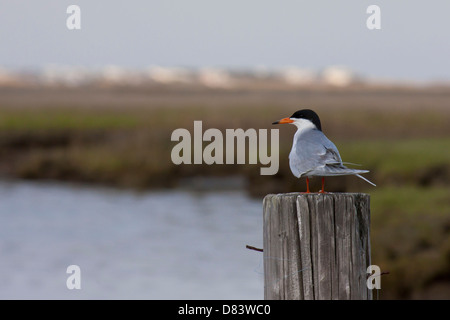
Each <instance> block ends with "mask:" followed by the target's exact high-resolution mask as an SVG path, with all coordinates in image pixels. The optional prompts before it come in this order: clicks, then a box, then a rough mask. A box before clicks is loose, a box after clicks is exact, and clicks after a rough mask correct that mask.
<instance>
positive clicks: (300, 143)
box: [289, 129, 342, 177]
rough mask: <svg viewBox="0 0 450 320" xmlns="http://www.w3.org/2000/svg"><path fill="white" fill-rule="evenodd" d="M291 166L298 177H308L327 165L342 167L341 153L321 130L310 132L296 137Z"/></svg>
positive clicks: (291, 154)
mask: <svg viewBox="0 0 450 320" xmlns="http://www.w3.org/2000/svg"><path fill="white" fill-rule="evenodd" d="M289 165H290V167H291V171H292V173H293V174H294V175H295V176H296V177H301V176H303V175H307V173H308V172H311V171H314V170H316V169H318V168H320V167H324V166H326V165H329V166H333V165H338V166H340V165H342V159H341V156H340V155H339V151H338V149H337V148H336V146H335V145H334V143H333V142H331V141H330V140H329V139H328V138H327V137H326V136H325V135H324V134H323V133H322V131H320V130H316V129H314V130H308V131H306V132H302V133H301V134H299V135H298V136H297V134H296V135H295V136H294V145H293V146H292V150H291V153H290V155H289Z"/></svg>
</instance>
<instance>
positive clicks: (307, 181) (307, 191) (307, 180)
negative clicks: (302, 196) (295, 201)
mask: <svg viewBox="0 0 450 320" xmlns="http://www.w3.org/2000/svg"><path fill="white" fill-rule="evenodd" d="M305 193H311V192H310V191H309V178H308V177H306V192H305Z"/></svg>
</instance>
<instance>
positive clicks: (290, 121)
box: [272, 118, 294, 124]
mask: <svg viewBox="0 0 450 320" xmlns="http://www.w3.org/2000/svg"><path fill="white" fill-rule="evenodd" d="M292 122H294V120H291V119H289V118H283V119H281V120H279V121H275V122H272V124H283V123H292Z"/></svg>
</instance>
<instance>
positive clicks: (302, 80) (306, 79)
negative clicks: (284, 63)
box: [279, 66, 317, 85]
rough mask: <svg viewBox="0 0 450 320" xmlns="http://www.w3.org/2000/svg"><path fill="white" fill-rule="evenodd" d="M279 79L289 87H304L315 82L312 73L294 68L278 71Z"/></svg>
mask: <svg viewBox="0 0 450 320" xmlns="http://www.w3.org/2000/svg"><path fill="white" fill-rule="evenodd" d="M279 75H280V77H281V78H282V79H283V80H284V81H285V82H286V83H288V84H290V85H305V84H310V83H313V82H314V81H316V80H317V75H316V73H315V72H314V71H312V70H308V69H301V68H299V67H295V66H289V67H284V68H282V69H281V70H280V71H279Z"/></svg>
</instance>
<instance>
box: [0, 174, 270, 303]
mask: <svg viewBox="0 0 450 320" xmlns="http://www.w3.org/2000/svg"><path fill="white" fill-rule="evenodd" d="M247 244H249V245H253V246H256V247H262V204H261V201H256V200H252V199H249V198H248V197H246V196H245V194H244V193H243V192H241V191H220V192H219V191H216V192H190V191H187V190H176V191H173V190H172V191H158V192H145V193H136V192H132V191H121V190H112V189H106V188H92V187H84V186H71V185H66V184H48V183H45V184H43V183H29V182H0V271H1V272H0V298H1V299H262V298H263V276H262V271H263V270H262V253H260V252H256V251H252V250H248V249H246V248H245V245H247ZM72 264H75V265H78V266H79V267H80V268H81V289H80V290H69V289H67V286H66V280H67V278H68V277H69V276H70V274H67V273H66V270H67V267H68V266H69V265H72Z"/></svg>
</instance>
